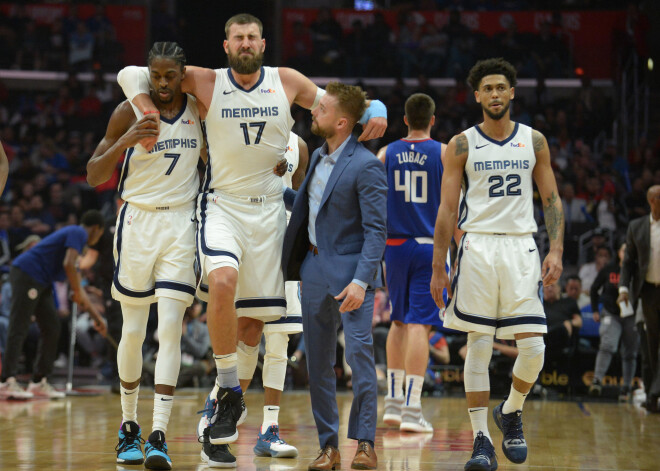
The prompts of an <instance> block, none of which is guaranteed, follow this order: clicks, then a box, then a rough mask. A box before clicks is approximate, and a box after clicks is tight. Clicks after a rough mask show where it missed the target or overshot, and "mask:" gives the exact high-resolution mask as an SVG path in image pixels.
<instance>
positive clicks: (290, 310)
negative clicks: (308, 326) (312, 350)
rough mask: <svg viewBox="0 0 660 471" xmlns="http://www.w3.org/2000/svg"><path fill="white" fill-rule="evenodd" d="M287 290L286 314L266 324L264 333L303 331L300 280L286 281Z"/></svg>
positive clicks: (295, 332) (294, 332)
mask: <svg viewBox="0 0 660 471" xmlns="http://www.w3.org/2000/svg"><path fill="white" fill-rule="evenodd" d="M284 288H285V291H286V315H285V316H282V317H280V318H279V319H277V320H274V321H270V322H266V323H265V324H264V333H268V332H282V333H285V334H297V333H298V332H302V330H303V326H302V307H301V306H300V282H299V281H287V282H286V283H284Z"/></svg>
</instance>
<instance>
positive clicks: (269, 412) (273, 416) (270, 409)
mask: <svg viewBox="0 0 660 471" xmlns="http://www.w3.org/2000/svg"><path fill="white" fill-rule="evenodd" d="M279 415H280V406H264V421H263V423H262V424H261V433H266V430H268V427H270V426H271V425H277V423H278V422H277V420H278V418H279Z"/></svg>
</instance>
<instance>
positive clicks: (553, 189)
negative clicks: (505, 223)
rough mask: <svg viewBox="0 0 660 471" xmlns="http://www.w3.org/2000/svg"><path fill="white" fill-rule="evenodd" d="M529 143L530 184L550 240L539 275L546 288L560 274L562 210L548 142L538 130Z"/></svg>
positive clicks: (533, 133)
mask: <svg viewBox="0 0 660 471" xmlns="http://www.w3.org/2000/svg"><path fill="white" fill-rule="evenodd" d="M532 143H533V146H534V154H535V155H536V165H535V166H534V172H533V175H534V181H535V182H536V186H537V187H538V189H539V193H540V195H541V201H542V202H543V218H544V219H545V228H546V230H547V231H548V239H549V240H550V252H549V253H548V255H547V256H546V258H545V260H544V261H543V266H542V268H541V273H542V275H543V284H544V285H545V286H548V285H549V284H552V283H554V282H555V281H557V280H558V279H559V276H560V275H561V272H562V269H563V267H562V254H563V253H564V207H563V205H562V202H561V199H560V198H559V191H558V190H557V181H556V180H555V174H554V172H553V171H552V166H551V165H550V149H549V148H548V142H547V141H546V139H545V137H544V136H543V134H541V133H540V132H539V131H536V130H532Z"/></svg>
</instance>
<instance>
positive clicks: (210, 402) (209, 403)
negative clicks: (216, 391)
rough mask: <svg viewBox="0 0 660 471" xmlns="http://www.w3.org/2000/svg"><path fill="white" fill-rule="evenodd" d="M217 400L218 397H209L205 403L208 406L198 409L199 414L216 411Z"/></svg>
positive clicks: (209, 413)
mask: <svg viewBox="0 0 660 471" xmlns="http://www.w3.org/2000/svg"><path fill="white" fill-rule="evenodd" d="M216 402H217V400H216V399H211V400H209V399H207V400H206V402H205V403H204V406H205V407H206V408H205V409H202V410H199V411H197V413H198V414H203V415H212V414H213V413H214V412H215V403H216Z"/></svg>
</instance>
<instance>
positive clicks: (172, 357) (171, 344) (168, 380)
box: [154, 297, 187, 386]
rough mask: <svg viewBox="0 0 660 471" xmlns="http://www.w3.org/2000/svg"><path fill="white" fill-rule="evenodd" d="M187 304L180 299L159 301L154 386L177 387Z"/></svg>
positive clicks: (162, 299)
mask: <svg viewBox="0 0 660 471" xmlns="http://www.w3.org/2000/svg"><path fill="white" fill-rule="evenodd" d="M186 304H187V303H185V302H184V301H181V300H179V299H173V298H166V297H161V298H159V299H158V358H156V368H155V370H154V384H164V385H167V386H176V382H177V380H178V378H179V369H180V368H181V327H182V322H183V315H184V313H185V312H186V307H187V306H186Z"/></svg>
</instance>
